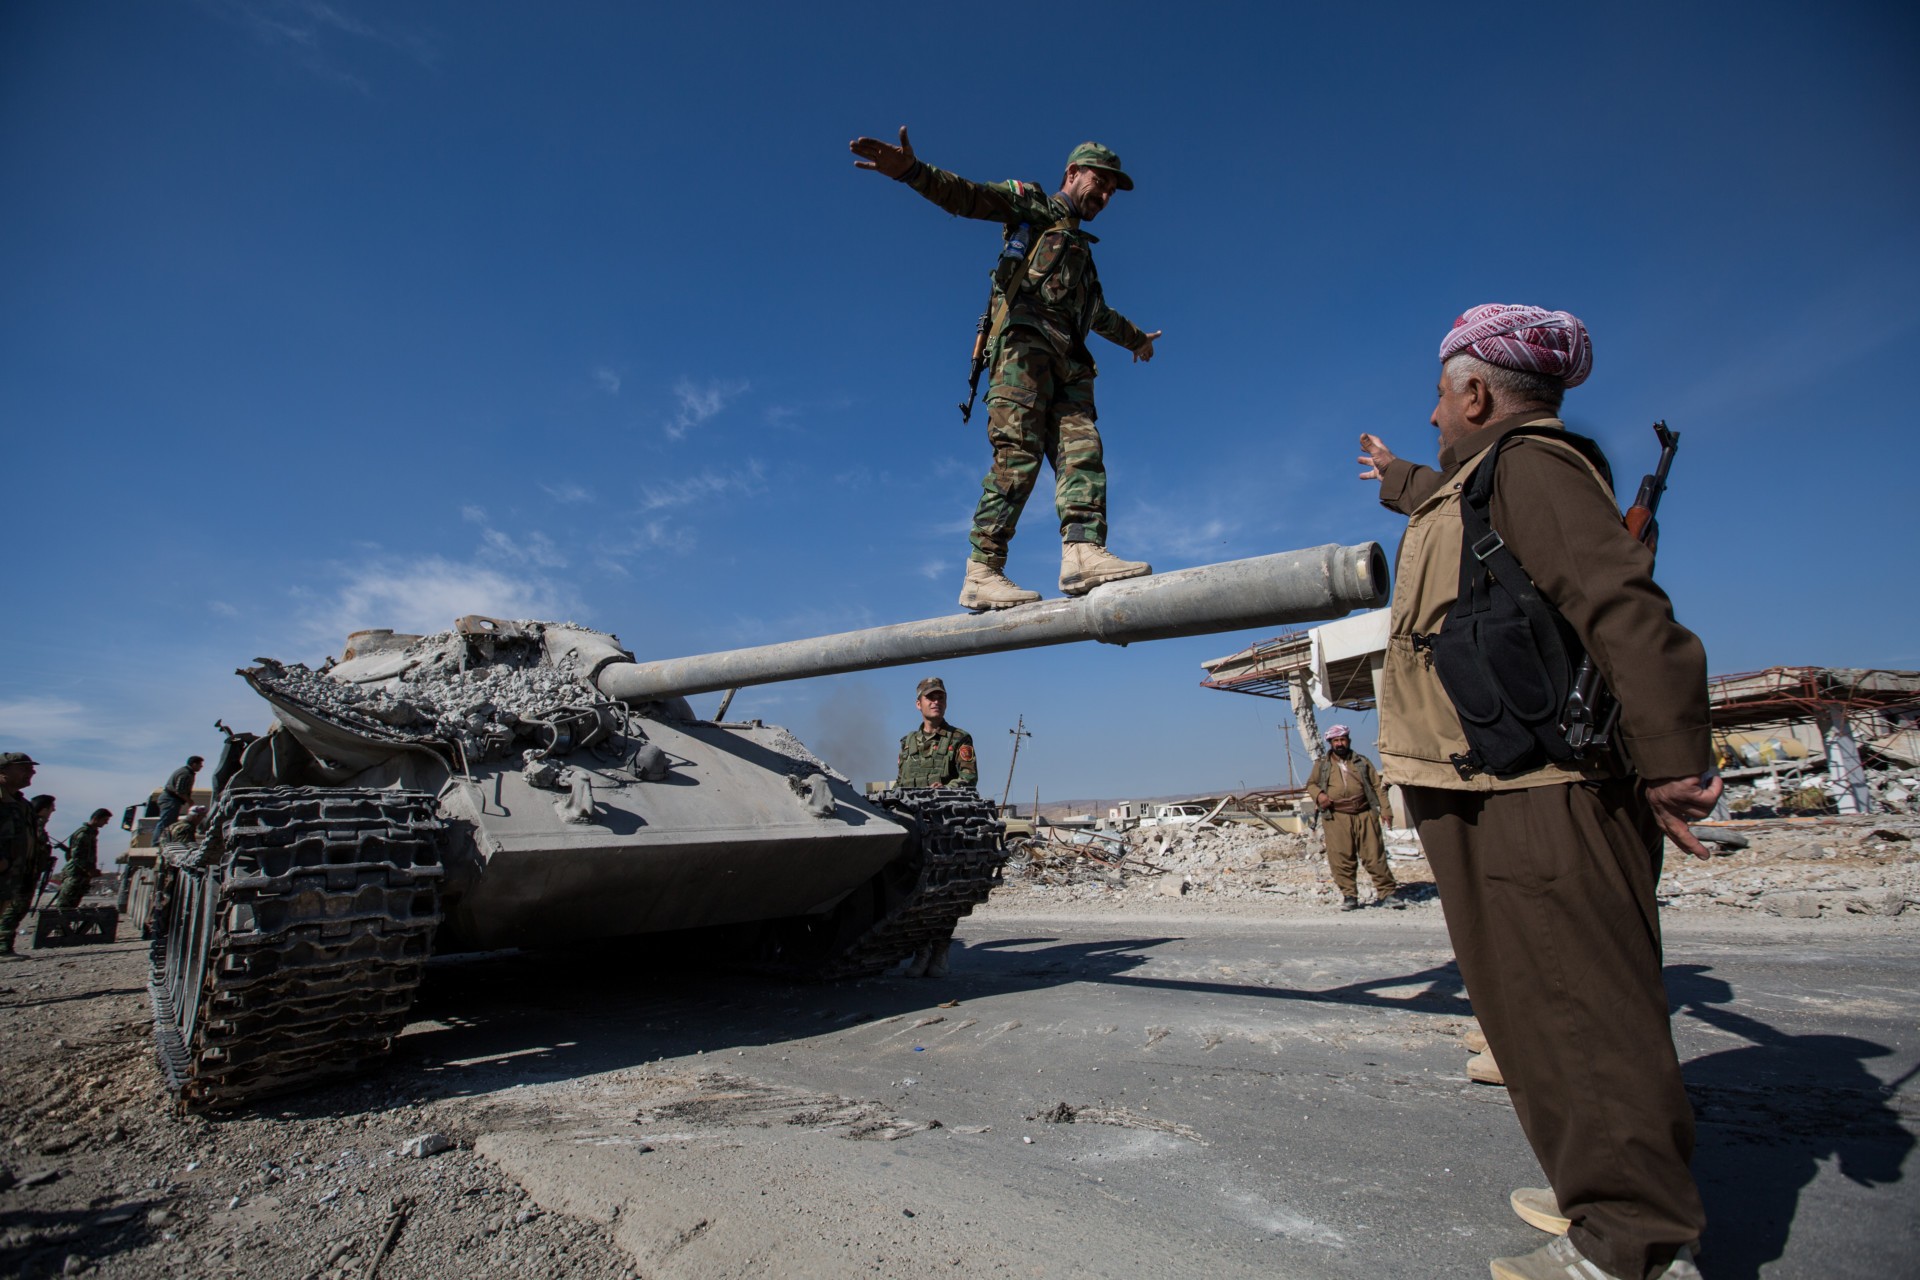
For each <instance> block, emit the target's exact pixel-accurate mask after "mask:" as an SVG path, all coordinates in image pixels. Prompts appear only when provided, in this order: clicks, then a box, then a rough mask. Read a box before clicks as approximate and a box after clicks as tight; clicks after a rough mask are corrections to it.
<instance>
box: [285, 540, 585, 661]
mask: <svg viewBox="0 0 1920 1280" xmlns="http://www.w3.org/2000/svg"><path fill="white" fill-rule="evenodd" d="M342 576H343V578H344V579H345V580H344V581H343V582H341V583H340V585H339V586H338V587H337V588H335V589H334V590H333V591H332V592H331V593H330V594H325V595H321V596H319V598H318V599H316V600H315V602H314V604H313V605H312V606H311V607H310V608H309V610H308V612H307V615H306V617H305V618H304V620H303V622H304V628H305V630H306V631H307V633H308V634H309V636H311V637H314V638H317V639H321V640H323V641H325V642H327V643H336V642H337V641H338V640H339V638H340V637H342V636H344V635H346V634H347V633H348V632H350V631H358V630H361V629H363V628H367V627H390V628H392V629H393V630H395V631H416V632H433V631H444V630H446V629H447V628H448V627H450V626H452V625H453V622H454V619H456V618H460V617H464V616H465V615H467V614H470V613H478V614H485V615H487V616H489V617H495V618H539V619H558V618H565V617H568V616H569V615H570V614H573V613H575V612H577V609H576V607H575V605H574V602H573V600H572V597H571V595H570V594H569V593H568V592H567V591H566V590H565V588H564V587H563V586H561V585H560V584H557V583H555V582H553V581H551V580H548V579H544V578H533V577H518V576H515V575H514V574H512V573H508V572H505V571H503V570H501V569H499V568H495V567H492V566H489V565H482V564H462V563H459V562H457V561H453V560H448V559H446V558H444V557H442V556H425V557H421V558H419V559H415V560H395V559H387V560H377V561H370V562H367V563H364V564H358V565H353V566H348V567H345V568H344V569H343V570H342ZM303 594H307V593H303Z"/></svg>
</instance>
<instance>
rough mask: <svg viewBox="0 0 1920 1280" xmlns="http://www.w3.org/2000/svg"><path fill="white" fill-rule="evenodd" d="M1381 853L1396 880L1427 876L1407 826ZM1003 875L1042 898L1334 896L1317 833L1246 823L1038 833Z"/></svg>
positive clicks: (1324, 900)
mask: <svg viewBox="0 0 1920 1280" xmlns="http://www.w3.org/2000/svg"><path fill="white" fill-rule="evenodd" d="M1387 857H1388V860H1389V862H1390V864H1391V865H1392V868H1393V874H1394V878H1395V879H1396V880H1399V881H1400V882H1401V883H1402V884H1410V885H1416V886H1417V885H1419V884H1421V883H1423V882H1430V881H1431V880H1432V876H1431V875H1430V874H1429V873H1428V871H1427V863H1426V857H1425V855H1424V854H1423V853H1422V852H1421V851H1420V843H1419V841H1418V840H1417V839H1416V838H1415V837H1414V834H1413V833H1412V832H1411V831H1389V832H1387ZM1006 876H1007V881H1008V883H1009V884H1014V885H1018V886H1021V887H1022V888H1023V889H1029V890H1031V891H1032V892H1034V893H1036V894H1038V895H1040V896H1043V897H1045V896H1055V897H1060V896H1064V897H1072V898H1098V897H1101V896H1103V895H1108V894H1118V895H1126V896H1132V895H1136V894H1139V895H1148V894H1162V895H1166V896H1169V897H1180V896H1184V895H1188V894H1204V895H1206V896H1207V897H1210V898H1217V899H1221V900H1242V901H1249V902H1252V901H1261V902H1282V903H1299V904H1324V905H1328V906H1333V905H1337V904H1338V903H1339V901H1340V895H1339V893H1338V892H1337V891H1336V890H1335V889H1334V887H1333V884H1332V881H1331V880H1330V879H1328V876H1327V863H1326V857H1325V854H1324V853H1323V852H1322V846H1321V841H1320V836H1319V834H1318V833H1317V832H1313V833H1309V834H1303V835H1289V834H1282V833H1280V832H1276V831H1274V830H1273V829H1272V828H1270V827H1266V826H1259V825H1248V824H1245V823H1228V824H1225V825H1221V826H1204V825H1188V826H1180V827H1143V828H1136V829H1135V830H1133V831H1129V832H1127V833H1126V834H1125V835H1124V836H1115V837H1097V838H1094V839H1092V840H1090V841H1089V842H1088V843H1084V844H1080V843H1066V842H1063V841H1049V840H1048V839H1046V838H1045V837H1044V836H1042V837H1040V838H1037V839H1035V840H1030V841H1021V842H1019V846H1018V847H1017V848H1016V849H1015V851H1014V854H1013V856H1012V857H1011V858H1010V859H1009V861H1008V864H1007V872H1006Z"/></svg>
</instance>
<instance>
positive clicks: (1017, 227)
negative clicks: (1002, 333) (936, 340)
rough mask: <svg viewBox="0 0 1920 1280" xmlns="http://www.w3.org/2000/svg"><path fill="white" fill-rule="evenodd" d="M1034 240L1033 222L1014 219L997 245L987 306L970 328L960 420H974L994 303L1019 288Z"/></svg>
mask: <svg viewBox="0 0 1920 1280" xmlns="http://www.w3.org/2000/svg"><path fill="white" fill-rule="evenodd" d="M1032 241H1033V224H1032V223H1028V222H1021V223H1015V224H1012V225H1010V226H1008V227H1007V229H1006V235H1005V240H1004V242H1003V243H1002V244H1001V246H1000V258H999V260H998V261H996V262H995V263H994V264H993V288H992V290H991V291H990V292H989V293H988V294H987V309H986V310H985V311H982V312H981V313H980V323H979V324H977V325H975V326H974V328H973V363H972V365H971V366H969V367H968V369H967V398H966V399H965V400H962V401H961V402H960V421H962V422H971V421H973V402H974V398H975V397H977V396H978V395H979V394H980V375H981V374H983V373H985V372H986V371H987V365H988V364H989V363H990V360H991V357H990V356H989V354H988V352H987V346H988V342H989V339H990V338H991V336H992V333H993V304H994V302H995V301H996V300H999V299H1001V298H1004V299H1005V300H1006V301H1005V305H1008V306H1011V305H1012V304H1013V297H1014V295H1015V294H1016V293H1018V292H1019V289H1020V283H1021V276H1022V274H1023V273H1024V272H1025V271H1026V267H1027V246H1028V245H1029V244H1031V243H1032Z"/></svg>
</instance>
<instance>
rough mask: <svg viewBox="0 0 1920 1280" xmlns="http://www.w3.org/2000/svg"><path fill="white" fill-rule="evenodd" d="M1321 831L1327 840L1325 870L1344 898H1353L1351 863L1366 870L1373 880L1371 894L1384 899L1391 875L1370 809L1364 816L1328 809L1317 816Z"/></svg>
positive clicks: (1356, 886)
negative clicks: (1331, 875) (1330, 873)
mask: <svg viewBox="0 0 1920 1280" xmlns="http://www.w3.org/2000/svg"><path fill="white" fill-rule="evenodd" d="M1320 819H1321V830H1322V832H1323V833H1324V835H1325V836H1326V841H1327V870H1329V871H1331V872H1333V883H1334V884H1335V885H1337V886H1338V887H1339V889H1340V895H1341V896H1342V897H1345V898H1352V897H1355V896H1357V894H1358V890H1359V882H1358V881H1357V880H1356V879H1355V877H1354V864H1355V863H1358V864H1359V865H1360V866H1363V867H1365V868H1366V869H1367V875H1368V876H1370V877H1371V878H1372V880H1373V892H1374V894H1375V895H1376V896H1378V897H1382V898H1384V897H1386V896H1387V895H1388V894H1390V893H1392V892H1393V890H1394V888H1395V886H1394V883H1393V872H1391V871H1389V870H1387V846H1386V841H1385V840H1384V838H1383V837H1382V836H1381V834H1380V819H1379V818H1377V817H1375V816H1374V814H1373V811H1372V810H1371V809H1369V810H1367V811H1366V812H1364V813H1335V812H1334V811H1333V810H1331V809H1329V810H1327V811H1326V812H1324V813H1322V814H1321V815H1320Z"/></svg>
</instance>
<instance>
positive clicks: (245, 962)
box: [149, 787, 444, 1110]
mask: <svg viewBox="0 0 1920 1280" xmlns="http://www.w3.org/2000/svg"><path fill="white" fill-rule="evenodd" d="M443 830H444V825H443V824H442V823H441V821H440V820H439V818H438V817H436V816H435V802H434V798H433V797H432V796H430V795H427V794H425V793H422V792H414V791H387V790H361V789H347V788H341V789H320V788H311V787H269V788H262V789H259V790H243V791H230V792H228V793H227V794H226V795H224V796H222V797H221V799H220V802H219V803H218V805H216V807H215V810H214V812H213V814H212V815H211V817H210V822H209V827H208V831H209V834H208V836H207V838H206V839H205V840H204V841H203V842H202V843H200V844H198V845H191V846H189V845H170V846H168V847H167V848H165V849H164V850H163V851H162V868H163V879H164V881H165V887H164V894H165V898H164V900H163V901H162V902H161V903H160V904H159V905H158V907H157V909H156V911H155V913H154V918H155V921H156V927H155V934H154V939H153V949H152V977H151V980H150V983H149V992H150V994H151V996H152V1000H153V1013H154V1031H155V1037H156V1040H157V1041H158V1048H159V1056H160V1066H161V1069H162V1071H163V1072H164V1073H165V1075H166V1078H167V1084H168V1086H169V1087H170V1088H171V1089H172V1090H173V1091H174V1092H175V1093H176V1094H178V1095H179V1097H180V1100H181V1101H182V1103H183V1104H185V1105H186V1106H188V1107H191V1108H195V1109H207V1110H217V1109H224V1108H230V1107H235V1106H241V1105H244V1104H246V1103H248V1102H251V1101H253V1100H255V1099H257V1098H262V1097H266V1096H268V1095H270V1094H275V1093H281V1092H284V1091H286V1090H289V1089H295V1088H300V1087H303V1086H306V1085H309V1084H312V1083H314V1082H316V1081H319V1080H322V1079H325V1078H327V1077H329V1076H335V1075H342V1074H348V1073H352V1072H355V1071H358V1070H360V1069H362V1068H364V1067H366V1066H367V1065H369V1064H370V1063H372V1062H373V1061H375V1060H377V1059H378V1058H380V1057H381V1056H382V1055H384V1054H385V1053H386V1051H387V1049H388V1048H389V1047H390V1045H391V1044H392V1041H393V1038H394V1037H395V1036H397V1035H398V1034H399V1033H400V1030H401V1028H402V1027H403V1026H404V1025H405V1024H406V1020H407V1013H408V1010H409V1009H410V1008H411V1007H412V1005H413V997H414V993H415V990H416V989H417V988H418V986H419V984H420V977H421V973H422V970H423V968H424V967H425V964H426V960H427V956H428V953H429V952H430V951H431V949H432V945H433V932H434V928H435V926H437V925H438V924H439V922H440V900H439V888H440V879H441V875H442V858H441V852H442V843H443Z"/></svg>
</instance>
